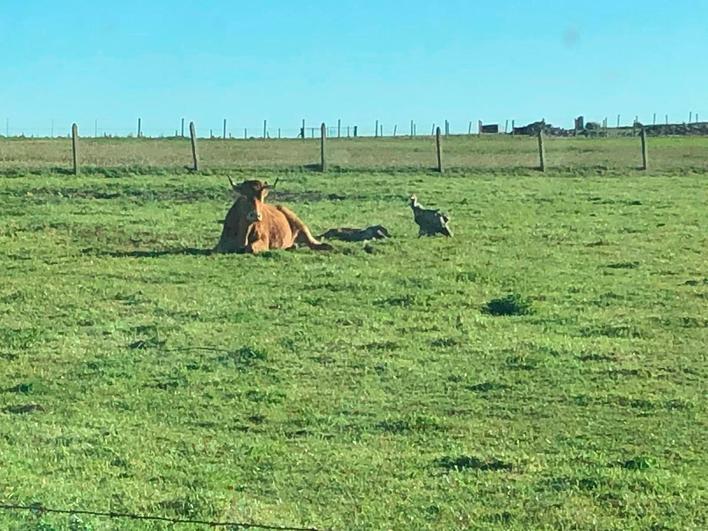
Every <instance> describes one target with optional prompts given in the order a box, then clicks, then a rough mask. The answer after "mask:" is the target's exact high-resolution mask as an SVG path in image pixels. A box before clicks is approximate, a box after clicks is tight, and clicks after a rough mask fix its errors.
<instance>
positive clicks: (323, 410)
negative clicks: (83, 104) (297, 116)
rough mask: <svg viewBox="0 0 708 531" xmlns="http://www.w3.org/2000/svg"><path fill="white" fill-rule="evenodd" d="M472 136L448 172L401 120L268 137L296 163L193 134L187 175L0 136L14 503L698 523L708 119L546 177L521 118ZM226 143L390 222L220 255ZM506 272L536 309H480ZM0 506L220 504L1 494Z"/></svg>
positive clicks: (308, 521)
mask: <svg viewBox="0 0 708 531" xmlns="http://www.w3.org/2000/svg"><path fill="white" fill-rule="evenodd" d="M464 141H465V139H460V140H456V141H455V142H459V143H460V144H459V146H457V148H456V149H459V152H458V155H456V156H458V157H460V159H459V160H460V161H461V162H459V163H456V164H454V163H452V161H454V160H455V159H454V155H453V154H451V155H450V160H451V165H452V166H453V167H455V166H456V167H457V169H456V170H454V171H451V172H450V174H448V175H443V176H439V175H436V174H435V173H433V172H430V171H428V170H427V169H426V168H428V167H429V166H432V165H433V162H432V161H431V162H430V163H428V162H427V159H425V160H424V159H423V156H422V155H421V154H420V153H421V152H416V151H414V150H415V149H416V146H415V144H411V145H405V148H406V149H410V151H411V153H413V154H414V155H411V158H410V159H407V158H406V156H405V155H401V159H400V160H401V161H406V160H411V161H412V162H410V163H408V164H406V163H401V164H400V165H399V164H394V163H393V162H392V161H391V158H390V157H393V155H390V156H389V155H388V154H387V153H388V151H387V150H388V149H389V148H390V146H391V145H392V144H394V143H395V142H401V143H402V141H394V140H390V141H382V142H380V143H375V142H374V141H370V143H369V145H368V146H369V149H367V150H363V151H367V152H368V153H369V155H368V156H371V157H374V155H371V153H372V152H373V153H374V154H375V158H376V160H375V161H374V162H366V160H359V159H357V161H356V164H354V163H353V162H352V165H353V166H356V167H357V168H359V166H361V168H359V169H348V166H347V164H345V163H343V162H339V163H337V162H336V160H335V163H334V165H335V166H337V165H339V166H341V167H342V168H345V169H346V171H333V172H331V173H327V174H324V175H323V174H319V173H316V172H313V171H308V170H307V169H302V168H300V167H299V166H300V165H305V164H309V163H312V162H316V160H317V144H316V143H309V144H308V143H303V142H300V143H298V144H297V145H298V146H304V147H300V148H295V147H291V145H294V144H295V142H294V141H288V142H285V141H284V142H283V143H282V144H278V143H277V142H273V143H271V145H277V146H284V147H281V148H280V149H282V150H284V152H286V153H290V155H288V156H289V157H290V159H288V160H290V161H291V162H289V163H287V164H286V163H283V164H282V168H281V167H279V165H280V163H278V164H275V163H274V164H271V165H270V166H272V167H268V168H267V169H266V167H267V166H269V165H268V164H267V158H266V155H265V154H263V153H261V154H260V155H254V154H253V153H250V154H248V155H244V159H243V160H241V159H236V160H235V161H232V160H231V159H230V157H231V156H232V155H233V154H229V153H223V154H222V155H221V158H218V157H216V156H213V157H212V158H211V159H208V157H206V154H204V152H203V156H204V157H205V160H212V163H211V165H209V164H207V171H206V172H205V173H203V174H188V173H186V172H183V171H181V170H180V169H179V167H178V166H179V165H178V164H176V165H175V166H174V167H173V166H172V163H171V162H170V163H169V164H168V163H167V162H164V161H163V162H162V163H161V162H160V160H162V159H160V157H163V156H165V155H164V154H161V152H160V153H158V152H157V151H156V150H152V151H150V150H147V149H148V148H146V147H145V146H144V145H143V144H139V142H140V141H133V142H132V143H131V142H129V141H125V142H126V143H128V144H130V145H132V146H133V148H135V149H145V150H147V151H146V152H145V153H146V154H145V158H144V159H143V160H145V161H147V162H150V161H157V162H150V163H149V164H147V163H146V165H147V166H150V167H152V168H153V169H152V170H149V171H148V170H140V171H139V170H138V169H136V168H138V166H139V165H138V164H137V163H136V162H135V160H133V159H129V158H123V159H120V158H119V157H114V156H113V155H106V157H107V158H106V159H105V160H104V159H101V161H100V164H97V165H99V166H101V168H103V169H100V168H99V169H94V170H92V171H91V172H89V173H88V174H87V175H80V176H78V177H74V176H69V175H65V174H63V173H60V172H57V171H55V170H53V168H56V167H59V166H60V165H59V164H58V163H57V162H56V160H55V158H54V155H52V154H51V153H52V149H55V148H56V146H57V145H59V144H56V143H58V142H63V141H52V142H55V144H52V145H51V146H49V147H46V149H45V148H42V147H41V146H37V145H34V144H32V143H31V142H29V141H25V142H24V148H23V149H25V150H26V157H27V160H26V161H25V160H24V159H22V157H21V156H20V155H17V153H16V152H14V153H15V155H12V156H11V155H10V153H11V152H13V151H12V150H17V149H20V148H21V147H22V146H23V144H22V142H20V141H17V143H16V144H14V145H12V146H10V144H12V141H9V142H8V141H6V142H0V155H2V156H1V157H0V158H2V163H0V249H1V250H2V252H1V253H0V268H1V269H0V270H1V271H2V277H1V278H2V282H1V283H0V367H2V370H0V503H17V504H30V503H35V502H36V503H42V504H44V505H46V506H47V507H58V508H70V509H93V510H99V511H121V512H133V513H140V514H150V515H161V516H169V517H176V518H197V519H208V520H230V521H251V522H256V523H261V524H270V525H289V526H305V527H309V526H314V527H317V528H322V529H324V528H334V529H502V528H503V529H519V530H522V529H524V530H525V529H617V530H627V529H656V530H659V529H676V530H685V529H705V528H706V527H707V526H708V518H707V516H706V509H705V507H706V505H708V494H707V487H708V480H707V479H706V478H707V477H708V466H707V465H706V451H707V450H708V448H707V446H708V444H707V443H706V441H707V438H706V433H707V430H706V428H707V422H706V420H707V418H708V416H707V415H706V400H705V399H706V389H707V387H706V354H705V351H706V344H707V340H708V334H706V325H707V323H708V311H707V310H706V307H707V306H706V297H707V296H708V271H707V270H706V248H707V247H706V243H707V242H706V240H707V237H706V230H705V228H706V222H707V221H708V219H707V218H708V216H707V212H706V200H707V199H708V196H707V194H706V181H705V175H706V169H707V167H708V156H707V155H706V153H708V151H706V147H708V139H705V138H702V139H697V138H691V139H656V141H655V142H654V145H656V146H657V149H656V150H655V152H653V160H654V161H655V168H656V169H654V170H653V171H651V172H649V173H647V174H642V172H639V171H636V170H635V169H633V168H634V166H636V165H637V164H638V161H636V159H637V158H638V150H637V152H636V153H635V152H634V151H632V150H633V149H634V145H635V144H636V141H637V139H613V140H612V141H611V142H609V143H607V142H608V141H607V140H605V139H601V140H594V141H590V140H574V141H572V142H570V143H568V144H557V145H556V146H557V147H556V151H555V152H556V153H566V152H567V153H566V155H567V158H566V162H563V163H556V169H555V170H553V171H551V172H550V173H549V174H548V175H541V174H539V173H538V172H534V171H533V170H530V169H524V168H526V166H527V165H533V163H534V160H535V159H534V158H533V154H534V146H535V145H534V143H533V141H531V140H528V139H522V140H519V139H509V140H506V144H504V143H503V142H502V141H500V140H496V139H494V140H489V141H488V147H489V149H486V148H485V146H487V144H481V145H478V146H477V149H478V153H479V156H478V157H476V158H475V157H474V156H473V155H469V154H468V153H467V151H465V150H464V149H463V148H464V146H465V145H466V144H464ZM480 141H481V142H484V141H485V140H484V139H481V140H480ZM155 142H158V141H155ZM163 142H167V143H168V142H170V141H163ZM171 142H173V144H170V145H171V146H175V145H178V146H180V149H181V148H182V147H183V145H182V144H181V143H180V144H176V142H177V141H171ZM420 142H421V146H422V147H421V146H418V147H419V148H420V149H423V147H425V148H426V149H427V146H428V145H429V141H428V140H426V141H425V142H428V143H427V144H424V145H423V144H422V142H423V140H420ZM583 142H586V143H583ZM603 142H605V143H604V144H603ZM624 142H632V143H631V149H629V148H628V147H627V146H628V145H625V144H624ZM214 143H216V141H214ZM144 144H145V145H152V146H153V147H154V144H148V143H144ZM257 144H258V142H257V141H252V142H242V143H240V144H238V143H236V142H233V143H232V144H229V143H224V145H233V146H235V147H234V148H233V149H237V148H238V149H245V147H244V146H248V145H254V146H255V145H257ZM265 144H267V143H265ZM450 144H454V142H450ZM61 145H63V144H61ZM107 145H108V144H107ZM117 145H118V147H116V145H108V147H110V149H111V150H113V152H116V153H119V152H121V151H120V149H119V147H120V145H119V143H117ZM352 145H354V143H352ZM360 145H364V146H365V143H364V142H363V141H362V142H361V143H360ZM136 146H137V147H136ZM239 146H240V147H239ZM583 146H586V149H587V150H590V151H589V152H588V151H586V152H580V151H578V150H580V149H581V148H582V147H583ZM108 147H106V149H108ZM450 148H451V149H452V148H453V146H450ZM571 148H572V149H571ZM625 148H627V149H625ZM215 149H216V148H215ZM302 149H310V150H312V153H309V152H304V151H301V150H302ZM362 149H363V148H362ZM289 150H290V151H289ZM298 150H299V151H298ZM603 150H605V151H603ZM662 150H663V151H662ZM399 151H400V150H399V149H396V153H399ZM453 151H454V150H453ZM549 152H550V153H553V152H554V148H553V146H551V148H550V150H549ZM598 152H601V153H600V154H602V153H605V154H607V153H609V156H608V159H607V160H611V161H612V163H611V164H609V163H607V162H603V161H602V160H599V161H598V160H597V159H598V156H597V155H598ZM657 152H658V154H657ZM47 153H49V154H48V155H46V154H47ZM687 153H688V154H687ZM42 154H45V155H46V157H45V159H43V160H40V158H41V157H40V155H42ZM431 154H432V152H431ZM502 155H504V156H503V157H502ZM591 155H592V156H591ZM635 155H637V156H635ZM362 156H363V155H362ZM396 156H398V155H396ZM507 156H508V157H511V162H509V159H508V158H507ZM13 157H15V158H13ZM111 157H114V158H111ZM185 157H186V160H184V161H181V162H180V164H182V163H183V164H188V150H185ZM234 157H235V155H234ZM387 157H388V158H387ZM416 157H420V158H416ZM465 157H468V158H465ZM470 157H471V158H470ZM500 157H502V158H500ZM578 157H580V158H581V160H584V161H585V163H577V160H578ZM582 157H586V158H585V159H583V158H582ZM284 158H287V157H286V156H285V155H283V156H282V157H281V158H279V159H278V160H281V161H282V160H283V159H284ZM295 159H297V162H292V161H293V160H295ZM480 159H482V160H483V162H480V163H479V164H477V163H476V162H474V163H473V162H469V164H468V163H467V162H464V161H477V160H480ZM165 160H166V159H165ZM303 160H304V162H300V161H303ZM350 160H351V159H350ZM372 160H373V159H372ZM396 160H398V159H396ZM556 160H558V159H556ZM617 161H618V162H617ZM576 164H579V165H578V167H576V166H575V165H576ZM229 165H231V166H241V167H242V168H244V167H245V168H247V169H246V170H238V169H230V170H229V173H230V174H231V175H232V176H233V177H234V179H243V178H247V177H249V178H261V179H266V180H274V179H275V178H276V177H280V178H281V181H280V183H279V185H278V190H277V191H276V192H273V194H271V196H270V197H269V201H270V202H282V203H283V204H286V205H287V206H289V207H291V208H292V209H294V210H295V211H296V212H297V213H298V214H299V215H300V216H301V217H302V218H303V219H304V220H305V221H306V222H307V223H308V224H309V225H310V227H311V228H312V229H313V231H314V232H315V233H319V232H323V231H324V230H326V229H328V228H331V227H335V226H342V225H350V226H358V225H361V226H364V225H369V224H376V223H381V224H383V225H384V226H386V227H387V228H388V229H389V230H390V231H391V233H392V236H393V237H392V238H391V239H390V240H388V241H385V242H375V243H372V244H371V246H370V247H369V248H368V249H367V250H365V247H364V245H363V244H361V243H351V244H349V243H341V242H333V244H334V245H335V247H336V251H334V252H331V253H315V252H312V251H309V250H307V249H303V250H297V251H295V252H285V251H272V252H268V253H265V254H263V255H259V256H244V255H218V256H217V255H211V254H209V252H208V251H209V249H210V248H212V247H213V246H214V245H215V244H216V242H217V240H218V237H219V233H220V225H219V220H221V219H223V217H224V215H225V213H226V211H227V209H228V208H229V206H230V201H231V198H230V194H229V190H228V185H227V181H226V178H225V175H226V172H225V171H222V169H225V168H228V167H229ZM633 165H634V166H633ZM394 166H395V167H396V168H398V166H401V169H400V170H398V169H394ZM248 168H250V169H248ZM142 173H144V174H142ZM412 192H415V193H417V194H418V197H419V198H420V200H421V202H422V203H423V204H424V205H426V206H438V207H442V208H443V209H444V210H446V211H447V212H449V214H450V216H451V227H452V228H453V230H454V231H455V237H454V238H453V239H444V238H424V239H418V238H417V227H416V226H415V225H414V223H413V220H412V214H411V211H410V209H409V207H408V206H407V202H406V198H407V196H408V194H410V193H412ZM512 294H516V295H517V296H518V302H519V303H520V307H521V309H526V310H527V311H526V312H522V314H521V315H501V316H499V315H493V314H492V313H490V312H489V311H488V306H487V305H488V303H490V301H493V300H494V299H499V298H504V297H507V296H509V295H512ZM512 309H513V308H512ZM0 528H2V529H12V530H20V529H22V530H24V529H41V530H51V529H72V530H79V529H83V530H87V529H94V530H99V529H101V530H103V529H106V530H107V529H121V530H123V529H125V530H127V529H203V528H204V527H199V526H189V525H180V526H172V525H170V524H164V523H157V522H156V523H150V522H138V521H134V520H110V519H106V518H99V517H89V516H82V517H70V516H67V515H55V514H32V513H29V512H17V511H3V510H0Z"/></svg>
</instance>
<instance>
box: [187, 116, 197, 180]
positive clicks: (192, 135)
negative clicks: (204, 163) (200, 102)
mask: <svg viewBox="0 0 708 531" xmlns="http://www.w3.org/2000/svg"><path fill="white" fill-rule="evenodd" d="M189 136H190V138H191V139H192V161H193V162H194V166H193V167H192V169H193V170H194V171H199V155H198V153H197V132H196V130H195V129H194V122H189Z"/></svg>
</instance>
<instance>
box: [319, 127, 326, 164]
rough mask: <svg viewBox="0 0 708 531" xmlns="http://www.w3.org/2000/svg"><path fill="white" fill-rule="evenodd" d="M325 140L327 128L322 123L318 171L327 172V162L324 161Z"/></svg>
mask: <svg viewBox="0 0 708 531" xmlns="http://www.w3.org/2000/svg"><path fill="white" fill-rule="evenodd" d="M325 140H327V127H326V126H325V124H324V122H322V125H321V126H320V170H321V171H323V172H324V171H327V161H326V160H325Z"/></svg>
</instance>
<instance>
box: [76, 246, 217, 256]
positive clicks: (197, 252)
mask: <svg viewBox="0 0 708 531" xmlns="http://www.w3.org/2000/svg"><path fill="white" fill-rule="evenodd" d="M81 253H82V254H87V255H91V256H108V257H111V258H159V257H161V256H180V255H185V256H211V255H212V254H216V253H215V252H214V249H213V248H211V247H210V248H208V249H197V248H195V247H185V248H183V249H163V250H160V251H140V250H135V251H97V250H95V249H83V250H82V251H81Z"/></svg>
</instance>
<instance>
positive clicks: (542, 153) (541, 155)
mask: <svg viewBox="0 0 708 531" xmlns="http://www.w3.org/2000/svg"><path fill="white" fill-rule="evenodd" d="M538 159H539V162H540V166H539V169H540V170H541V171H546V147H545V146H544V145H543V129H541V130H540V131H539V132H538Z"/></svg>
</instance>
